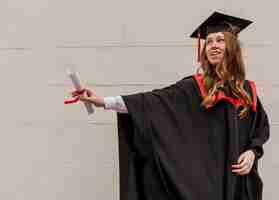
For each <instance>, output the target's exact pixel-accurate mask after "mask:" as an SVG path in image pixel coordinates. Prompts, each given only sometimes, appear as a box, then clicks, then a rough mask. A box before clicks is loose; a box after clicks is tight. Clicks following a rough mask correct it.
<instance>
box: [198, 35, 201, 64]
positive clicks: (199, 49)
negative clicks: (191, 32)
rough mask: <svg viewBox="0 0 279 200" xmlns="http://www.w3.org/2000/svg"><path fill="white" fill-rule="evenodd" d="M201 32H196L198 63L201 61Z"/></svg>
mask: <svg viewBox="0 0 279 200" xmlns="http://www.w3.org/2000/svg"><path fill="white" fill-rule="evenodd" d="M200 52H201V34H200V32H199V33H198V63H199V62H201V53H200Z"/></svg>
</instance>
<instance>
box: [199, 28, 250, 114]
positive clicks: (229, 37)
mask: <svg viewBox="0 0 279 200" xmlns="http://www.w3.org/2000/svg"><path fill="white" fill-rule="evenodd" d="M223 33H224V39H225V44H226V49H225V54H224V58H223V60H222V62H220V63H219V64H217V65H216V66H213V65H211V64H210V62H209V61H208V59H207V56H206V44H205V45H204V47H203V49H202V53H201V69H202V70H203V72H204V73H203V76H204V80H205V88H206V91H207V95H206V97H205V98H204V99H203V101H202V105H204V106H208V105H210V104H212V103H213V102H214V95H215V94H216V93H217V92H218V91H220V90H222V91H224V92H225V94H226V95H227V96H230V97H232V98H237V99H240V102H241V105H242V107H241V110H240V114H239V116H240V118H241V119H243V118H245V117H247V116H248V112H249V108H250V107H251V105H252V101H251V98H250V96H249V95H248V94H247V92H246V91H245V90H244V88H243V85H244V81H245V77H246V72H245V66H244V62H243V57H242V53H241V47H240V42H239V40H238V37H237V35H235V34H233V33H230V32H223Z"/></svg>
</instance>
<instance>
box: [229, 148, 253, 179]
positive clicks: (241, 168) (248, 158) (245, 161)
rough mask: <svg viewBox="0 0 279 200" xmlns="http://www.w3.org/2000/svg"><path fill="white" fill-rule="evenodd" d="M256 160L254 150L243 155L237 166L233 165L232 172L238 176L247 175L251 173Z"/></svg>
mask: <svg viewBox="0 0 279 200" xmlns="http://www.w3.org/2000/svg"><path fill="white" fill-rule="evenodd" d="M254 160H255V154H254V152H253V151H252V150H248V151H245V152H244V153H242V154H241V155H240V156H239V158H238V161H237V164H235V165H232V172H234V173H236V174H238V175H247V174H249V172H250V171H251V169H252V167H253V164H254Z"/></svg>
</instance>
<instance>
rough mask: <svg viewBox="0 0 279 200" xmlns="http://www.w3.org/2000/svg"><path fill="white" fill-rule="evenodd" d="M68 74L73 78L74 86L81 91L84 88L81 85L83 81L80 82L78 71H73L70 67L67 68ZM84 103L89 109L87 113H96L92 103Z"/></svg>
mask: <svg viewBox="0 0 279 200" xmlns="http://www.w3.org/2000/svg"><path fill="white" fill-rule="evenodd" d="M67 74H68V76H69V78H70V79H71V81H72V83H73V85H74V88H75V89H76V90H77V91H80V90H82V89H83V88H82V86H81V83H80V80H79V78H78V76H77V73H76V72H73V71H71V70H70V69H68V70H67ZM84 105H85V108H86V110H87V113H88V114H89V115H90V114H92V113H94V108H93V106H92V104H91V103H87V102H84Z"/></svg>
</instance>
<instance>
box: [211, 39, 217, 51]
mask: <svg viewBox="0 0 279 200" xmlns="http://www.w3.org/2000/svg"><path fill="white" fill-rule="evenodd" d="M217 47H218V43H217V42H216V41H213V42H212V43H211V48H213V49H216V48H217Z"/></svg>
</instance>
